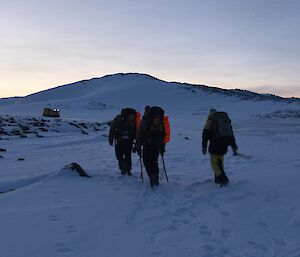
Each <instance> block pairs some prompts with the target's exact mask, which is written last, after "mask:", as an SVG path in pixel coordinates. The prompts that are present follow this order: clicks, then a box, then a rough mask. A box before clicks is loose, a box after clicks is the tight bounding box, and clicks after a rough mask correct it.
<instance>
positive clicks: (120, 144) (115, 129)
mask: <svg viewBox="0 0 300 257" xmlns="http://www.w3.org/2000/svg"><path fill="white" fill-rule="evenodd" d="M139 118H140V114H139V113H138V112H136V110H134V109H131V108H124V109H122V111H121V114H120V115H117V116H116V117H115V119H114V120H113V122H112V124H111V127H110V131H109V144H110V145H111V146H112V145H113V143H114V141H115V154H116V157H117V159H118V162H119V169H120V170H121V174H122V175H125V174H127V175H128V176H130V175H131V168H132V160H131V152H132V150H133V145H134V143H135V138H136V132H137V128H138V125H139Z"/></svg>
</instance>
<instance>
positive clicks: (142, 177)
mask: <svg viewBox="0 0 300 257" xmlns="http://www.w3.org/2000/svg"><path fill="white" fill-rule="evenodd" d="M140 163H141V175H140V177H141V179H142V183H144V176H143V164H142V157H141V156H140Z"/></svg>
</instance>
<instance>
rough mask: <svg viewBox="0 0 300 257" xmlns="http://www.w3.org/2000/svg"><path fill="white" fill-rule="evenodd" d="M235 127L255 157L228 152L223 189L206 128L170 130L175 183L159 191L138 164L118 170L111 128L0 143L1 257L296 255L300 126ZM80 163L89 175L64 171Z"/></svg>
mask: <svg viewBox="0 0 300 257" xmlns="http://www.w3.org/2000/svg"><path fill="white" fill-rule="evenodd" d="M201 118H204V117H201ZM185 122H186V121H185ZM249 124H251V126H250V125H249ZM235 126H236V127H237V128H236V135H237V141H238V143H239V147H240V151H241V152H245V153H246V154H249V155H252V156H253V158H252V159H250V160H245V159H242V158H240V157H233V156H231V153H229V154H228V155H227V158H226V170H227V171H228V175H229V177H230V179H231V184H230V185H229V186H228V187H226V188H218V187H217V186H216V185H215V184H214V183H212V171H211V169H210V166H209V159H208V157H202V156H201V154H200V150H201V148H200V132H201V131H200V128H201V126H200V124H198V126H196V124H195V127H194V129H192V128H191V129H190V130H186V129H185V130H181V129H179V130H177V129H175V130H174V131H173V139H174V140H173V142H172V143H170V145H169V146H168V152H167V154H166V164H167V167H168V172H169V179H170V183H169V184H167V183H166V181H165V179H164V177H163V176H161V182H162V185H161V186H160V187H159V188H157V189H155V190H152V189H151V188H150V187H149V185H148V183H147V182H148V180H147V179H145V183H144V184H142V183H141V180H140V178H139V172H140V171H139V166H136V165H135V166H134V175H133V176H132V177H122V176H121V175H120V174H119V171H118V170H117V164H116V161H115V159H114V153H113V149H112V148H111V147H110V146H109V145H108V143H107V138H106V137H105V135H106V134H107V131H95V132H92V133H90V134H89V135H85V134H82V133H80V132H79V131H72V130H71V131H69V132H66V131H65V132H60V133H59V132H56V133H55V134H51V133H50V132H49V135H48V134H47V133H46V132H44V133H45V134H44V137H43V138H39V137H28V138H18V137H10V138H9V139H8V140H1V148H4V149H6V150H7V151H6V152H2V153H1V155H2V156H3V157H4V158H2V159H1V160H0V161H1V181H0V189H1V191H4V190H8V189H10V188H15V189H16V190H15V191H12V192H9V193H5V194H1V195H0V206H1V208H0V223H1V231H2V233H1V240H0V242H1V252H2V253H5V255H3V256H6V257H19V256H20V257H21V256H24V257H25V256H31V257H35V256H36V257H40V256H43V257H46V256H49V257H53V256H72V257H75V256H80V257H92V256H180V257H182V256H189V257H190V256H211V257H213V256H237V257H238V256H294V257H296V256H299V255H300V246H299V245H300V239H299V232H300V207H299V199H298V193H299V184H300V175H299V167H300V160H299V132H300V122H299V121H297V120H295V121H290V122H288V121H286V120H283V121H281V120H275V121H273V120H267V122H266V121H264V120H261V119H255V120H251V119H246V120H236V121H235ZM287 128H289V129H287ZM185 137H188V138H189V140H188V139H186V138H185ZM19 158H24V159H25V160H24V161H18V159H19ZM74 161H75V162H78V163H80V164H81V165H82V167H83V168H84V169H85V170H86V171H87V173H89V174H90V175H92V176H93V178H91V179H89V178H82V177H79V176H77V175H76V174H75V173H72V172H71V171H69V170H63V169H62V168H63V167H64V166H65V165H66V164H69V163H71V162H74ZM136 163H137V157H136V156H135V157H134V164H136ZM144 175H145V174H144ZM162 175H163V173H162Z"/></svg>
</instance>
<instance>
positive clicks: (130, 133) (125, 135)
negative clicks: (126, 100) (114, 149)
mask: <svg viewBox="0 0 300 257" xmlns="http://www.w3.org/2000/svg"><path fill="white" fill-rule="evenodd" d="M129 115H133V116H134V119H135V115H136V110H135V109H132V108H124V109H122V110H121V114H120V115H119V116H118V119H119V124H118V131H117V138H118V139H119V140H121V141H133V140H134V138H135V135H136V124H135V123H134V126H131V125H130V124H129V123H128V117H129ZM134 121H135V120H134Z"/></svg>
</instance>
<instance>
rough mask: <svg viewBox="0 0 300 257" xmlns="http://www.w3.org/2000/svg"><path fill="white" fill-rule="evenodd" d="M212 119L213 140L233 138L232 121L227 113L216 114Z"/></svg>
mask: <svg viewBox="0 0 300 257" xmlns="http://www.w3.org/2000/svg"><path fill="white" fill-rule="evenodd" d="M211 119H212V137H213V139H219V138H232V137H233V131H232V126H231V120H230V119H229V117H228V114H227V113H226V112H214V113H213V114H212V115H211Z"/></svg>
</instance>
